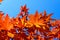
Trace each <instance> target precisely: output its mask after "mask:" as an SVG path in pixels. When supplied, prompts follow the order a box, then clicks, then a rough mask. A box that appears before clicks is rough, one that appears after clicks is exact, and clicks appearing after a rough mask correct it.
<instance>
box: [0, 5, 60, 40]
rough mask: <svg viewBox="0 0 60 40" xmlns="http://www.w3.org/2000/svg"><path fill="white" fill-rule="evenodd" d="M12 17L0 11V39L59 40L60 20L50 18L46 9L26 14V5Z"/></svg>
mask: <svg viewBox="0 0 60 40" xmlns="http://www.w3.org/2000/svg"><path fill="white" fill-rule="evenodd" d="M20 10H21V11H20V13H19V14H18V15H17V16H16V17H15V18H14V17H13V18H10V17H9V15H8V14H6V15H4V13H3V12H2V11H0V34H1V35H0V40H10V39H11V40H54V38H57V39H59V40H60V20H57V19H53V18H51V16H52V13H51V14H48V15H47V13H46V11H44V12H43V13H39V12H38V11H36V12H35V14H28V8H27V7H26V5H24V6H21V8H20Z"/></svg>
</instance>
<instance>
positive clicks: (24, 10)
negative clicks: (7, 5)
mask: <svg viewBox="0 0 60 40" xmlns="http://www.w3.org/2000/svg"><path fill="white" fill-rule="evenodd" d="M21 11H22V12H25V13H27V12H28V9H27V8H26V5H24V6H21Z"/></svg>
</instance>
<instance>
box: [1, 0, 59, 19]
mask: <svg viewBox="0 0 60 40" xmlns="http://www.w3.org/2000/svg"><path fill="white" fill-rule="evenodd" d="M25 4H26V5H27V7H28V8H29V13H31V14H32V13H35V11H36V10H38V12H43V11H44V10H46V11H47V13H48V14H50V13H53V16H52V18H55V19H60V0H3V2H2V3H1V4H0V11H3V12H4V13H5V14H6V13H8V14H9V16H11V17H15V16H16V15H17V14H18V13H19V12H20V6H21V5H22V6H23V5H25Z"/></svg>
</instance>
